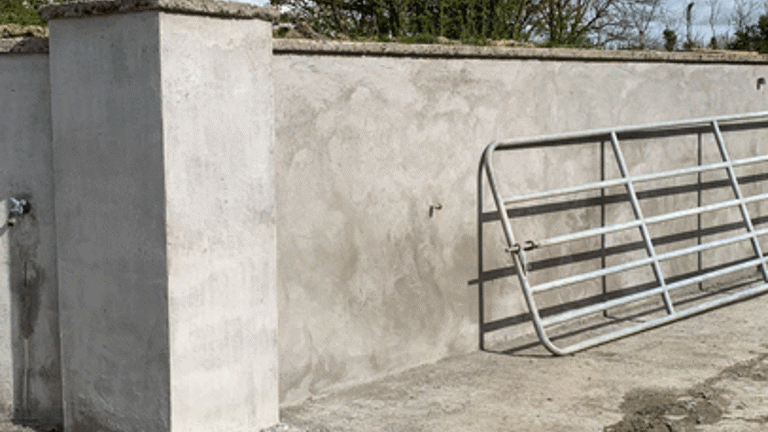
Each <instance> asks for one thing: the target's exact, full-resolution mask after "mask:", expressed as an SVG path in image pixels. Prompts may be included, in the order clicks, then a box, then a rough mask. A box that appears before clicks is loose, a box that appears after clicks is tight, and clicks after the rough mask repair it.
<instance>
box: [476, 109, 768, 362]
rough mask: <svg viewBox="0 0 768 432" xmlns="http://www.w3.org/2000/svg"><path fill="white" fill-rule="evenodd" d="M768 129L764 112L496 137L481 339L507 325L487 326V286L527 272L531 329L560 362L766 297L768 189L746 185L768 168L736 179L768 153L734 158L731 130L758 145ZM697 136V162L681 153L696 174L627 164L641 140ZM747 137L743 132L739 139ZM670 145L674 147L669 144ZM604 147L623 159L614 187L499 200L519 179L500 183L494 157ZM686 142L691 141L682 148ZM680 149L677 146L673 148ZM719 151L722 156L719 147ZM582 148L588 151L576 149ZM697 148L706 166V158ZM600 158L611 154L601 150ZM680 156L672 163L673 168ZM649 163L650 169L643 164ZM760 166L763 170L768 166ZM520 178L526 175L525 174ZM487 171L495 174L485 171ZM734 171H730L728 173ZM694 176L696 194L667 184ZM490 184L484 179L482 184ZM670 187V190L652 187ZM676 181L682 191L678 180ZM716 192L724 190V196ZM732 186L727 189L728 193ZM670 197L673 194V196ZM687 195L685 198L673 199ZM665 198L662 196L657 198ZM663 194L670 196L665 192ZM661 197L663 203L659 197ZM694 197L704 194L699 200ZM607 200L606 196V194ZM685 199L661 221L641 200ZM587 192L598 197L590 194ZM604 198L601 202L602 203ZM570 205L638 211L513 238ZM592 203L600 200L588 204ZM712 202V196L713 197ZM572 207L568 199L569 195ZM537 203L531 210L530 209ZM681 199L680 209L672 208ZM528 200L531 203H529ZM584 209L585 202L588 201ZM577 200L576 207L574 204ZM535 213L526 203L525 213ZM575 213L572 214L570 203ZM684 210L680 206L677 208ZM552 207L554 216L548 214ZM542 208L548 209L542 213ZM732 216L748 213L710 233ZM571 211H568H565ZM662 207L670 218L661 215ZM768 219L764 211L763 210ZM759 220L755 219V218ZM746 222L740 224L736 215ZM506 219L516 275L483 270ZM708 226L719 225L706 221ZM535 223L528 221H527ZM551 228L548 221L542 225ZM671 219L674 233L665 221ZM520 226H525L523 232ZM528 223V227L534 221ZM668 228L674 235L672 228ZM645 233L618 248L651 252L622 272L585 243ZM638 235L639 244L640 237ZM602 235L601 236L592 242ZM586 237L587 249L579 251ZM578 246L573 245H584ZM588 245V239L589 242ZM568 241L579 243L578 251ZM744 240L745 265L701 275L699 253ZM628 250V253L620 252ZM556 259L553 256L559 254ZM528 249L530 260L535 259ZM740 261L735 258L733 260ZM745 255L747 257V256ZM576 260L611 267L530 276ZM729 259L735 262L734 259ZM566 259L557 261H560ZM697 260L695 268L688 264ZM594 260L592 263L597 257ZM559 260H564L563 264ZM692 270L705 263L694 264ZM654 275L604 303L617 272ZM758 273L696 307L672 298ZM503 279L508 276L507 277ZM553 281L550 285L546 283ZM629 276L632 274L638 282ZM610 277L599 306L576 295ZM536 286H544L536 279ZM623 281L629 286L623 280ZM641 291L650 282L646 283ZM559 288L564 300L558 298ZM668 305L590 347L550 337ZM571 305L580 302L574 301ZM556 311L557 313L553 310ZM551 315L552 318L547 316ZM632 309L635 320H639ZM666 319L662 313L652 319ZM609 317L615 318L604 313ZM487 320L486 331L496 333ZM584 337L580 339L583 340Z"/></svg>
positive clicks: (484, 218)
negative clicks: (524, 221) (711, 176)
mask: <svg viewBox="0 0 768 432" xmlns="http://www.w3.org/2000/svg"><path fill="white" fill-rule="evenodd" d="M766 130H768V112H759V113H752V114H742V115H734V116H722V117H712V118H705V119H696V120H686V121H677V122H667V123H657V124H650V125H643V126H630V127H617V128H608V129H597V130H590V131H584V132H577V133H567V134H560V135H552V136H543V137H537V138H531V139H522V140H511V141H497V142H493V143H491V144H490V145H489V146H488V147H486V149H485V151H484V153H483V156H482V159H481V162H480V168H479V172H478V189H477V191H478V208H477V223H478V251H479V253H478V281H479V284H480V302H481V304H480V344H481V348H482V346H483V343H484V342H483V337H484V333H485V332H486V330H485V329H486V328H489V329H491V330H488V331H493V330H494V329H496V328H498V327H499V326H498V325H496V324H495V323H485V322H484V321H483V308H484V305H483V303H482V302H483V300H482V299H483V293H482V292H483V291H482V290H483V283H484V282H488V281H490V280H494V279H501V278H503V277H507V276H509V275H512V274H516V275H517V279H518V281H519V284H520V287H521V289H522V292H523V297H524V298H525V301H526V303H527V305H528V311H529V312H530V318H531V320H532V322H533V326H534V330H535V331H536V334H537V336H538V337H539V340H540V341H541V343H542V344H543V345H544V346H545V347H546V348H547V350H549V351H550V352H552V353H553V354H556V355H564V354H570V353H574V352H576V351H580V350H584V349H587V348H590V347H593V346H595V345H599V344H603V343H606V342H609V341H612V340H615V339H618V338H621V337H625V336H629V335H632V334H635V333H638V332H641V331H643V330H647V329H650V328H653V327H657V326H660V325H663V324H666V323H669V322H671V321H674V320H678V319H681V318H684V317H688V316H691V315H695V314H699V313H701V312H703V311H706V310H710V309H713V308H715V307H718V306H722V305H725V304H728V303H732V302H734V301H737V300H741V299H745V298H749V297H752V296H755V295H758V294H762V293H764V292H768V267H766V261H768V256H766V255H765V254H764V253H763V249H764V247H763V246H762V245H761V244H760V241H759V239H760V238H761V237H764V236H768V228H767V227H761V228H757V227H755V225H757V224H758V223H760V224H765V223H766V222H768V214H766V213H768V212H766V211H765V209H766V208H768V206H766V203H768V193H764V192H761V191H760V190H758V192H757V193H754V192H753V193H752V194H751V195H749V196H746V195H745V194H744V193H743V192H742V189H743V188H742V185H745V184H747V183H756V182H757V181H763V180H766V179H768V174H765V173H764V172H763V171H759V172H758V173H757V174H753V175H751V176H742V177H738V176H737V174H736V171H735V169H737V168H744V167H747V166H758V165H759V166H762V167H763V169H765V168H764V167H766V166H767V165H766V164H768V155H765V154H757V155H752V156H749V157H742V158H739V159H734V158H731V157H730V155H729V152H728V150H727V146H726V142H725V139H724V134H725V133H727V132H734V133H737V132H750V131H751V132H753V133H754V132H759V133H762V135H761V136H760V137H759V138H758V139H756V142H757V141H761V140H762V141H765V132H766ZM686 136H687V137H693V138H698V143H699V145H698V150H697V146H696V145H693V143H695V139H694V140H691V143H692V144H691V145H690V148H691V150H690V152H691V153H690V155H687V154H681V156H680V158H681V159H680V160H686V161H690V160H694V161H695V160H697V159H698V162H694V163H696V164H697V165H695V166H685V167H682V168H676V169H674V170H670V171H662V172H652V173H650V174H642V175H637V174H633V173H632V170H631V169H630V165H629V163H628V161H627V159H625V157H624V152H623V151H622V148H624V149H626V148H630V146H637V145H639V144H643V143H650V142H654V141H658V140H660V139H671V138H676V137H686ZM702 136H709V137H711V138H710V139H711V142H712V143H713V151H712V152H711V157H713V158H714V157H715V156H714V155H718V157H717V159H718V160H717V161H715V162H712V163H708V164H702V163H701V160H702V157H701V144H700V143H701V139H702ZM737 136H738V135H737ZM663 142H666V141H663ZM604 143H609V144H610V149H611V151H612V152H613V156H614V158H615V163H616V170H615V171H617V172H618V177H616V178H612V179H607V180H606V179H605V178H604V176H602V175H601V179H600V180H599V181H596V182H592V183H586V184H575V185H569V186H568V187H565V188H560V189H553V190H545V191H541V192H533V193H526V194H522V195H511V196H506V195H503V194H502V192H501V188H502V186H503V185H505V184H506V185H508V184H510V182H509V180H510V179H509V178H507V182H505V183H503V184H502V183H500V182H499V181H498V180H497V176H496V171H495V170H494V160H493V156H494V154H496V153H497V152H515V151H520V150H526V149H541V150H542V151H545V152H546V151H548V149H553V148H555V147H563V146H575V147H577V148H578V147H579V146H582V147H581V149H583V146H585V145H586V146H594V145H597V146H600V147H596V148H602V146H603V144H604ZM683 145H685V141H683ZM675 148H676V149H678V148H679V147H675ZM732 148H739V149H741V150H742V151H743V149H745V148H749V146H747V145H744V143H738V147H736V146H733V147H732ZM715 149H716V151H714V150H715ZM576 151H581V150H576ZM697 151H698V153H699V154H698V158H697V157H696V152H697ZM596 153H597V154H602V153H600V152H596ZM504 160H505V161H510V160H514V159H511V158H506V159H504ZM673 160H675V159H674V158H673V159H670V161H673ZM643 162H644V161H643ZM600 164H601V165H604V164H605V160H604V158H603V157H601V158H600ZM760 164H762V165H760ZM515 171H516V172H519V171H520V168H519V167H517V170H515ZM602 171H604V166H603V167H602V168H601V169H600V172H602ZM713 172H714V173H717V172H719V173H720V175H721V177H723V178H722V179H720V180H711V181H709V182H708V183H706V184H703V183H702V181H701V174H703V173H713ZM484 174H485V175H484ZM723 174H724V175H723ZM686 176H687V178H692V176H695V177H696V178H697V179H698V180H696V181H694V183H693V184H692V185H688V186H686V187H680V186H676V187H677V188H678V189H675V188H674V187H669V186H668V184H666V185H665V184H664V183H663V181H665V180H666V181H669V180H670V179H679V178H683V179H684V178H686ZM484 179H485V180H486V181H484ZM654 182H661V183H654ZM547 183H548V182H546V181H542V182H541V184H547ZM486 184H487V186H488V188H489V189H490V195H491V196H492V197H493V202H494V205H495V209H494V210H492V211H487V210H484V208H483V195H484V192H485V187H486V186H485V185H486ZM638 184H646V185H648V184H651V185H653V184H656V185H658V186H656V187H657V189H655V190H654V189H647V187H646V190H640V191H638V190H637V189H636V185H638ZM676 184H678V183H676ZM617 187H620V188H622V189H623V190H624V192H623V193H620V194H618V195H617V194H615V193H614V195H612V196H611V197H610V198H611V199H612V201H611V200H608V199H607V198H609V197H607V196H606V193H605V192H606V190H609V188H614V189H613V190H614V191H615V190H616V189H615V188H617ZM705 189H712V190H713V191H714V192H717V193H713V194H711V195H708V201H714V202H709V203H707V204H702V199H701V194H702V191H703V190H705ZM717 189H720V190H719V191H718V190H717ZM727 189H730V192H729V193H726V192H725V190H727ZM670 190H672V191H673V192H669V191H670ZM674 190H677V192H674ZM750 190H751V191H754V190H755V188H754V185H751V186H750ZM654 191H655V192H654ZM658 191H661V192H658ZM651 192H654V193H656V195H654V194H653V193H651ZM691 192H694V193H696V194H697V195H698V199H696V198H697V197H696V196H695V195H694V196H693V197H691V195H690V194H691ZM598 193H599V195H597V194H598ZM663 193H667V194H668V195H669V194H673V193H676V194H679V195H685V194H688V195H687V196H688V197H689V198H686V199H687V200H688V201H685V200H683V199H682V198H681V199H680V200H679V201H677V202H678V204H679V203H680V202H685V203H687V204H685V205H686V206H687V207H685V208H675V209H668V208H664V206H663V205H659V204H658V202H657V204H656V206H655V207H654V208H653V210H654V213H655V214H653V215H651V216H647V215H645V214H644V213H645V212H644V211H643V209H642V206H641V200H643V199H647V198H652V197H654V196H661V195H660V194H663ZM585 196H587V197H588V198H584V197H585ZM595 196H597V197H595ZM563 197H570V199H571V202H572V203H581V204H578V205H580V206H581V208H584V207H589V206H592V207H595V206H599V207H601V210H602V212H604V211H605V210H604V209H605V206H606V205H607V204H606V203H608V204H611V205H613V206H616V205H620V203H628V204H629V205H630V208H631V209H632V212H627V213H625V214H632V215H633V216H634V218H633V219H631V220H628V221H627V220H624V221H621V222H616V223H613V224H608V225H606V223H605V220H603V219H604V218H601V220H600V222H599V224H600V226H595V227H590V228H587V229H585V228H584V227H583V225H585V224H583V223H577V224H572V225H569V224H566V225H569V227H570V228H574V227H576V229H575V230H574V231H570V232H567V233H565V234H561V235H556V236H553V237H549V238H542V239H532V240H525V241H521V242H519V241H518V240H516V239H515V235H514V233H513V230H512V220H513V219H514V218H517V217H528V218H530V217H531V215H533V214H537V213H535V211H538V212H539V213H540V214H547V212H550V213H557V212H560V211H564V206H563ZM589 197H592V198H589ZM552 198H559V200H557V202H555V203H554V204H553V203H552V201H551V199H552ZM709 198H714V200H712V199H709ZM565 199H569V198H565ZM531 202H533V203H532V204H529V203H531ZM670 202H671V201H670ZM523 203H526V204H523ZM585 203H586V204H585ZM576 205H577V204H573V206H574V207H573V208H577V207H575V206H576ZM526 206H527V207H526ZM566 207H567V206H566ZM678 207H679V206H678ZM548 208H549V209H550V210H546V209H548ZM537 209H538V210H537ZM724 209H730V210H731V211H735V210H738V211H737V212H736V213H734V216H733V217H734V218H735V221H731V222H728V223H725V224H721V225H720V226H716V225H713V226H708V227H705V228H702V226H701V225H702V222H701V217H700V216H701V215H703V214H712V213H715V212H717V211H722V210H724ZM566 210H567V209H566ZM659 210H661V213H659ZM760 211H762V213H759V212H760ZM750 213H752V214H750ZM735 215H738V216H735ZM692 218H696V219H697V220H698V227H696V228H686V229H689V230H690V231H686V232H683V233H680V232H677V231H675V232H673V233H672V234H670V233H668V232H665V231H663V229H660V230H657V231H655V234H656V235H652V234H653V233H654V231H651V230H650V229H649V226H653V225H656V226H662V227H664V226H666V227H669V226H671V225H670V224H671V223H672V222H671V221H678V222H675V223H677V224H678V226H680V225H684V224H686V223H687V224H690V223H692V222H691V221H692V220H696V219H692ZM708 218H711V219H712V220H716V218H715V217H714V216H712V217H708ZM497 220H498V221H499V222H500V225H501V231H502V233H503V235H504V237H503V238H504V245H503V250H504V251H505V252H506V253H509V254H511V258H512V268H511V269H509V270H505V271H500V269H491V270H487V271H486V270H484V269H483V265H484V261H483V254H484V250H485V248H490V247H491V245H484V244H483V226H484V224H487V223H495V221H497ZM708 220H709V219H708ZM529 223H530V222H529ZM542 223H543V224H544V225H546V224H547V222H546V219H545V222H542ZM665 223H666V225H665ZM521 226H522V225H521ZM529 226H530V225H529ZM666 229H669V228H666ZM632 230H635V231H637V234H639V239H640V240H639V241H637V240H633V243H631V244H630V243H628V244H626V245H619V246H612V248H613V249H615V250H617V251H618V252H612V253H613V254H615V255H619V254H622V253H626V252H627V251H632V250H644V251H645V254H644V255H645V256H642V257H639V256H638V255H637V254H635V255H633V256H627V255H619V258H621V259H620V260H617V262H618V263H617V264H614V265H610V266H606V264H605V259H604V258H603V259H601V258H602V257H605V256H606V253H607V252H606V250H607V249H606V246H605V241H604V240H603V241H601V242H600V243H601V244H602V245H601V246H599V250H597V251H592V250H585V246H584V245H585V244H587V245H589V244H596V242H595V240H594V239H595V238H598V239H600V238H604V236H605V235H610V234H612V233H619V232H627V231H632ZM707 237H709V238H708V239H707V241H705V242H702V238H707ZM636 238H637V237H636ZM588 239H592V240H588ZM691 240H698V242H697V244H694V245H690V243H686V242H690V241H691ZM579 241H581V243H579ZM574 242H575V243H574ZM585 242H586V243H585ZM569 243H570V245H569ZM738 243H740V244H741V245H742V246H741V247H742V250H744V251H746V250H749V251H750V252H748V253H747V256H746V257H745V258H739V259H737V260H736V261H732V262H715V264H714V265H713V266H712V267H709V268H702V264H701V263H702V259H701V256H702V255H701V254H702V253H703V252H709V253H711V252H712V251H713V250H715V249H718V248H723V247H726V246H732V245H736V244H738ZM551 246H557V247H556V248H550V253H549V254H545V255H543V257H542V258H541V260H539V261H538V262H535V261H532V256H531V255H532V254H533V252H535V251H537V250H539V249H546V248H548V247H551ZM622 248H623V249H622ZM553 249H555V250H556V251H560V252H558V253H560V254H564V255H562V256H561V257H560V258H557V259H554V258H552V255H553V254H555V253H554V252H553ZM556 251H555V252H556ZM526 252H528V253H526ZM728 253H730V252H728ZM745 253H746V252H745ZM696 255H698V268H693V269H687V270H685V271H686V272H687V273H682V274H674V275H670V274H665V273H670V272H671V270H670V269H674V268H676V267H674V266H672V265H671V264H669V262H670V261H674V260H675V259H677V258H681V257H685V256H696ZM577 256H582V258H578V259H581V260H582V261H584V262H585V263H586V262H588V261H589V260H598V261H601V264H598V266H599V268H597V269H596V270H588V271H584V268H588V266H586V264H585V265H582V266H577V267H576V270H574V271H572V273H573V274H563V273H564V272H565V271H564V270H562V271H550V272H547V273H546V274H542V275H541V277H538V275H537V277H536V278H532V277H531V273H533V272H535V271H536V270H538V269H544V268H547V267H550V268H551V267H554V266H555V265H561V264H557V262H561V263H564V264H562V265H566V264H569V263H572V262H574V260H576V259H577ZM729 259H730V258H729ZM558 260H559V261H558ZM689 261H690V260H689ZM593 262H594V261H593ZM553 263H555V264H553ZM693 267H696V266H695V265H694V266H693ZM639 268H646V269H649V270H650V271H651V273H649V275H652V277H651V278H650V279H651V280H652V282H650V283H646V284H644V285H642V284H641V285H638V286H633V287H627V286H619V287H618V289H617V290H615V291H613V292H610V293H608V294H610V295H606V291H605V290H606V287H605V277H606V276H608V275H614V274H619V273H623V272H627V271H629V270H633V269H639ZM755 268H757V269H758V272H759V274H760V277H761V279H762V281H761V282H760V283H757V284H753V285H745V286H746V288H743V287H742V288H743V289H728V290H725V291H723V292H722V293H716V294H713V295H712V296H710V297H705V296H704V295H702V296H701V297H702V298H703V301H698V300H697V301H695V302H694V301H691V300H690V299H678V300H673V298H672V297H671V295H670V294H671V293H672V292H674V291H677V293H680V292H682V291H684V290H680V288H683V287H688V286H696V285H698V284H701V283H703V282H710V283H713V282H715V281H717V280H719V279H717V278H722V277H724V276H727V275H730V277H732V276H733V275H734V274H736V273H737V272H742V271H752V270H754V269H755ZM500 275H501V276H500ZM548 279H551V280H548ZM630 279H631V277H630ZM596 280H597V281H599V280H602V283H603V286H602V290H603V293H602V295H597V296H595V297H591V298H589V299H588V300H589V301H588V302H586V301H582V300H578V301H574V300H573V299H572V298H571V299H570V300H569V297H574V296H575V294H574V292H586V291H587V290H593V291H594V288H596V284H599V282H597V283H596V282H594V281H596ZM616 280H619V281H624V280H625V279H621V278H617V279H616ZM534 281H535V282H536V283H534ZM621 283H624V282H621ZM637 283H640V282H637ZM579 284H587V285H582V286H586V288H583V289H584V291H579V290H576V291H573V292H564V291H559V290H562V289H564V288H568V287H573V286H576V285H579ZM545 292H546V293H549V294H550V295H548V296H546V301H548V302H549V303H552V299H553V298H555V299H558V300H557V301H558V302H559V303H558V304H556V305H554V306H552V305H551V304H549V305H547V308H544V309H542V308H540V307H539V306H538V305H537V299H536V297H537V296H538V295H541V294H543V293H545ZM553 292H556V293H554V295H552V294H553ZM651 298H660V300H661V303H662V304H663V307H662V308H660V313H661V314H662V315H661V316H660V317H659V316H656V315H653V316H652V317H651V318H648V319H647V320H640V321H639V322H638V320H637V319H634V318H632V319H617V320H615V322H616V323H618V324H623V325H624V326H623V327H621V328H619V329H618V330H607V331H606V332H604V333H602V334H595V333H596V332H594V331H591V332H588V334H585V335H584V337H582V338H581V339H582V340H580V341H577V342H575V343H571V344H569V345H567V346H558V345H555V343H553V340H554V338H553V337H552V330H554V329H555V326H557V328H559V329H562V328H563V326H564V324H566V323H568V325H569V326H570V325H572V324H574V323H575V322H578V321H579V320H583V319H584V318H587V317H594V316H597V315H599V314H603V313H604V312H607V311H608V309H609V308H611V309H612V310H616V309H614V308H617V307H619V306H621V307H623V308H627V307H628V306H630V305H632V306H638V305H639V304H640V303H642V302H646V303H647V302H648V299H651ZM569 302H570V303H569ZM545 309H549V310H545ZM542 311H544V312H542ZM633 313H634V312H633ZM654 313H656V312H654ZM603 316H606V315H603ZM486 324H488V326H487V327H486ZM573 333H574V332H573V330H572V329H566V334H567V335H572V334H573ZM576 333H578V332H576Z"/></svg>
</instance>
